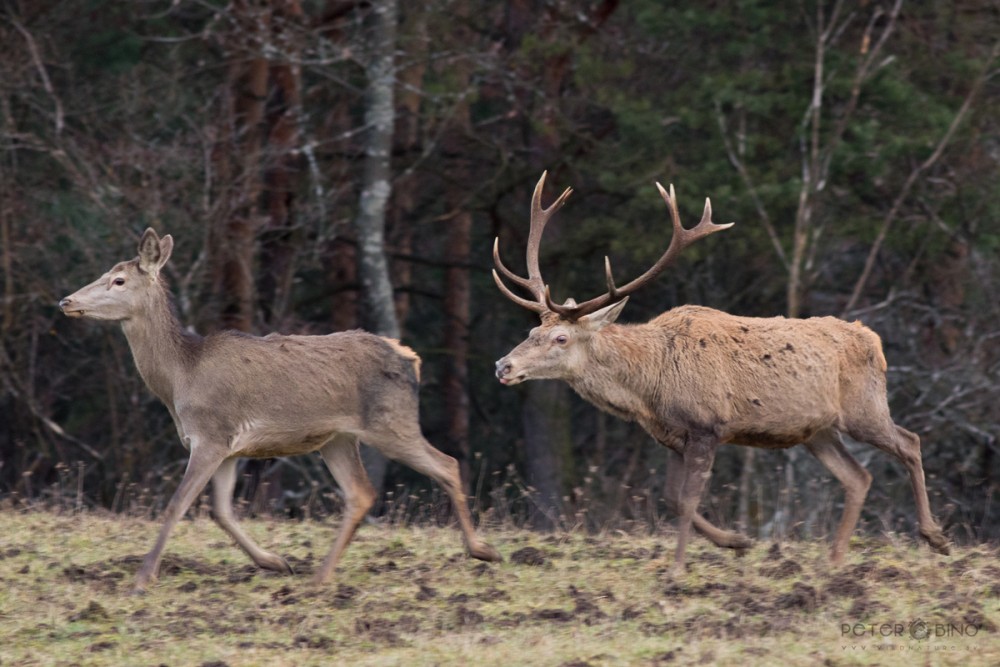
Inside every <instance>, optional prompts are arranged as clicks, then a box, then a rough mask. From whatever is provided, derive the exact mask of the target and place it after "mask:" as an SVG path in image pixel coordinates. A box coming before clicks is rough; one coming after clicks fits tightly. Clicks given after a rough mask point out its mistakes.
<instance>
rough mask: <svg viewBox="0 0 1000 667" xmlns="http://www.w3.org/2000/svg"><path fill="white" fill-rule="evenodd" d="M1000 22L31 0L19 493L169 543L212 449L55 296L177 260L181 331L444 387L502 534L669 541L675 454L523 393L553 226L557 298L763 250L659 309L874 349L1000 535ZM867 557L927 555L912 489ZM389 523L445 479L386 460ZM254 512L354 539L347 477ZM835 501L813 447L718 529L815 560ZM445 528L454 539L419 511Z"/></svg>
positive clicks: (693, 281)
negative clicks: (886, 537) (821, 326)
mask: <svg viewBox="0 0 1000 667" xmlns="http://www.w3.org/2000/svg"><path fill="white" fill-rule="evenodd" d="M998 34H1000V3H998V2H996V0H958V1H955V2H952V1H948V2H945V1H926V2H903V1H902V0H891V1H888V0H887V1H877V0H861V1H858V2H852V1H849V0H833V1H829V0H827V1H818V2H816V1H813V0H802V1H789V2H765V1H758V2H753V1H741V2H701V1H679V2H661V1H658V0H631V1H628V2H622V1H620V0H589V1H586V2H573V1H570V0H506V1H500V2H484V1H482V0H480V1H478V2H477V1H475V0H437V1H434V0H432V1H429V2H413V3H402V2H397V0H371V1H369V2H355V1H347V0H253V1H251V0H233V1H232V2H229V3H225V2H214V1H212V0H172V1H169V2H167V1H160V0H142V1H134V2H109V1H101V0H32V1H30V2H29V1H28V0H5V1H4V2H3V3H0V334H2V340H0V496H2V497H3V498H4V499H5V500H6V501H7V502H8V503H10V504H13V505H18V504H31V503H36V502H44V501H54V502H58V503H66V502H69V503H71V504H73V505H75V506H77V507H84V506H86V507H101V508H110V509H111V510H113V511H125V512H142V513H146V512H149V513H155V512H156V511H157V510H158V509H160V508H162V506H163V504H164V503H165V500H166V499H167V498H169V495H170V493H171V492H172V490H173V487H174V485H175V484H176V483H177V481H178V480H179V478H180V474H181V472H182V471H183V467H184V464H185V461H186V452H185V451H184V449H183V448H182V447H181V446H180V445H179V443H178V441H177V436H176V432H175V430H174V427H173V424H172V423H171V420H170V417H169V415H168V413H167V411H166V410H165V409H164V408H163V407H162V405H160V403H159V402H158V401H157V400H156V399H155V398H154V397H153V396H152V395H151V394H150V393H149V392H148V391H147V390H146V389H145V387H144V386H143V384H142V380H141V379H140V377H139V375H138V373H137V372H136V370H135V369H134V367H133V364H132V361H131V358H130V354H129V351H128V348H127V345H126V343H125V340H124V338H123V337H122V335H121V333H120V331H119V330H118V327H115V326H109V325H106V324H105V325H102V324H99V323H90V322H81V321H78V320H69V319H67V318H65V317H64V316H62V315H61V314H60V312H59V310H58V308H57V306H56V304H57V302H58V300H59V299H60V298H61V297H63V296H65V295H67V294H69V293H71V292H72V291H74V290H76V289H77V288H79V287H81V286H82V285H84V284H86V283H88V282H90V281H92V280H93V279H95V278H96V277H97V276H98V275H100V274H101V273H103V272H104V271H106V270H107V269H108V268H110V266H111V265H112V264H113V263H115V262H117V261H120V260H123V259H127V258H130V257H133V256H134V255H135V244H136V241H137V239H138V236H139V235H140V234H141V232H142V230H143V229H145V228H146V227H147V226H153V227H154V228H156V229H157V231H158V232H159V233H161V234H163V233H170V234H172V235H173V236H174V238H175V240H176V243H177V246H176V249H175V252H174V255H173V259H172V261H171V264H170V265H169V266H168V267H167V268H166V274H167V277H168V279H169V281H170V283H171V286H172V289H173V290H174V292H175V294H176V297H177V306H178V311H179V314H180V317H181V319H182V321H183V322H184V323H185V324H187V325H190V326H192V327H194V328H195V329H196V330H197V331H199V332H201V333H208V332H211V331H214V330H218V329H221V328H235V329H239V330H242V331H246V332H250V333H255V334H265V333H268V332H271V331H280V332H283V333H316V334H319V333H328V332H332V331H339V330H345V329H350V328H354V327H358V326H361V327H364V328H366V329H369V330H372V331H377V332H379V333H382V334H385V335H392V336H398V337H401V338H402V340H403V341H404V342H405V343H406V344H408V345H410V346H412V347H413V348H415V349H416V350H417V351H418V352H419V353H420V355H421V356H422V357H423V359H424V375H423V386H422V423H423V428H424V431H425V433H426V434H427V436H428V438H429V439H430V440H431V441H432V442H433V443H435V444H436V445H437V446H438V447H439V448H441V449H442V450H444V451H446V452H448V453H449V454H452V455H454V456H455V457H457V458H458V459H459V460H460V461H461V462H462V467H463V473H464V476H465V479H466V480H467V483H468V484H469V491H470V494H471V495H472V496H473V500H474V504H475V508H476V509H477V511H479V512H480V513H481V514H484V515H492V516H493V517H496V518H500V519H505V518H509V519H512V520H515V521H517V522H527V523H530V524H531V525H535V526H539V527H547V526H548V527H551V526H554V525H561V526H583V527H586V528H599V527H606V526H610V525H622V524H623V523H633V524H634V523H638V524H640V525H641V524H649V525H656V524H657V522H658V521H659V520H660V519H661V518H662V517H663V516H664V514H663V506H664V503H663V502H662V492H663V489H662V484H663V480H664V477H665V475H664V468H665V466H667V465H669V461H668V456H667V453H666V452H665V451H664V450H662V449H661V448H659V447H657V446H656V445H655V444H654V443H653V442H652V441H651V439H650V438H649V437H648V436H646V435H645V434H644V433H643V432H642V431H641V429H639V428H638V427H637V426H635V425H633V424H626V423H623V422H620V421H618V420H615V419H613V418H611V417H608V416H605V415H603V414H601V413H600V412H598V411H597V410H596V409H594V408H593V407H591V406H589V405H588V404H586V403H584V402H583V401H582V400H580V399H579V398H577V397H576V396H574V395H573V394H572V393H571V392H570V391H569V390H568V389H567V388H566V387H565V386H564V385H561V384H559V383H550V382H532V383H527V384H525V385H522V386H520V387H518V388H504V387H502V386H501V385H499V383H497V382H496V380H495V378H494V377H493V362H494V360H496V359H497V358H499V357H500V356H502V355H503V354H505V353H506V352H507V351H508V350H509V349H510V348H512V347H513V346H514V345H515V344H516V343H518V342H520V341H521V340H522V339H523V337H524V335H525V333H526V332H527V330H528V329H529V328H530V327H531V326H534V325H535V324H536V320H535V316H534V315H533V314H532V313H529V312H527V311H525V310H522V309H520V308H518V307H517V306H515V305H514V304H512V303H510V302H509V301H507V300H506V299H505V298H503V296H502V295H501V294H500V293H499V292H498V291H497V289H496V287H495V286H494V284H493V280H492V277H491V275H490V269H491V268H492V256H491V253H492V243H493V239H494V238H495V237H497V236H499V237H500V239H501V248H502V251H503V254H504V257H506V258H508V264H510V265H512V266H514V267H517V268H519V269H520V270H522V271H523V264H522V260H521V257H523V252H524V244H525V239H526V234H527V227H528V203H529V198H530V195H531V191H532V188H533V186H534V184H535V182H536V180H537V179H538V177H539V175H540V174H541V172H542V171H543V170H546V169H547V170H548V171H549V179H548V182H549V192H548V193H547V198H546V201H549V200H550V198H551V197H554V196H555V195H556V194H558V192H560V191H561V190H562V189H563V188H565V187H568V186H571V187H573V188H574V190H575V194H574V195H573V196H572V198H571V199H570V200H569V203H568V204H567V206H566V207H565V208H564V209H563V210H562V212H561V213H560V214H559V216H558V217H557V219H556V220H555V221H554V222H553V224H552V225H551V226H550V228H549V230H548V232H547V234H546V237H545V240H544V242H543V247H542V267H543V271H544V274H545V276H546V277H547V279H548V280H549V281H550V282H551V284H552V288H553V293H554V296H555V298H556V299H557V300H560V301H561V300H562V299H564V298H566V297H567V296H573V297H575V298H577V299H582V298H588V297H590V296H593V295H595V294H597V293H599V292H601V291H603V284H604V277H603V264H602V258H603V256H604V255H605V254H607V255H609V256H610V257H611V259H612V263H613V266H614V267H615V271H616V276H617V277H618V282H622V281H624V280H626V279H628V278H630V277H633V276H635V275H637V274H638V273H640V272H641V271H643V270H645V268H646V267H648V266H649V265H650V264H651V263H652V262H653V261H655V259H656V258H657V257H658V256H659V255H660V253H662V251H663V249H664V248H665V247H666V245H667V244H668V242H669V218H668V215H667V211H666V210H665V207H664V205H663V202H662V200H661V199H660V198H659V196H658V195H657V193H656V190H655V187H654V182H655V181H660V182H662V183H663V184H664V185H666V184H667V183H671V182H673V183H674V184H675V185H676V188H677V192H678V195H679V201H680V208H681V213H682V216H683V218H684V219H685V221H686V222H687V224H688V225H690V224H692V223H693V222H694V221H695V220H696V219H697V216H698V215H699V214H700V211H701V206H702V203H703V201H704V197H706V196H709V197H711V199H712V203H713V207H714V210H715V220H716V222H720V223H724V222H729V221H736V223H737V225H736V226H735V227H734V228H733V229H731V230H729V231H727V232H725V233H724V234H720V235H717V236H714V237H713V238H711V239H709V240H706V241H703V242H701V243H699V244H698V245H696V246H695V247H693V248H691V249H689V250H688V251H687V252H686V255H685V257H684V259H683V260H682V261H681V263H680V265H679V266H678V268H677V269H676V270H674V271H672V272H670V273H669V274H668V275H665V276H661V277H660V278H659V279H658V280H657V281H656V283H655V284H654V285H652V286H648V287H647V288H646V289H645V290H644V291H643V292H641V293H639V294H637V295H636V296H634V297H633V298H632V300H631V301H630V303H629V305H628V307H627V309H626V310H625V313H624V315H623V320H627V321H633V322H639V321H645V320H647V319H649V318H651V317H653V316H655V315H657V314H659V313H660V312H662V311H664V310H666V309H668V308H671V307H673V306H676V305H680V304H684V303H694V304H702V305H706V306H712V307H716V308H721V309H724V310H727V311H729V312H732V313H736V314H740V315H752V316H775V315H787V316H792V317H805V316H818V315H835V316H839V317H844V318H846V319H850V320H853V319H860V320H862V321H863V322H865V323H866V324H867V325H868V326H870V327H872V328H873V329H874V330H876V331H877V332H878V333H879V334H880V335H881V336H882V338H883V341H884V346H885V353H886V357H887V358H888V360H889V371H888V375H889V390H890V402H891V405H892V408H893V414H894V417H895V419H896V421H897V422H898V423H900V424H901V425H903V426H905V427H906V428H908V429H910V430H913V431H915V432H917V433H918V434H919V435H920V436H921V438H922V440H923V452H924V466H925V469H926V471H927V475H928V480H929V482H928V486H929V488H930V490H931V493H932V504H933V507H934V510H935V512H936V513H937V514H938V516H939V517H940V518H941V519H942V520H943V521H944V522H945V523H946V524H947V526H948V528H949V530H950V532H951V534H952V535H953V536H954V537H955V538H957V539H959V540H970V541H972V540H983V539H997V538H998V537H1000V510H998V509H997V508H996V507H994V505H995V504H996V503H995V502H994V501H995V497H996V495H997V491H998V488H1000V412H998V411H997V409H996V405H997V404H998V403H1000V383H998V377H1000V303H998V299H997V294H998V293H1000V258H998V250H1000V224H998V219H1000V199H998V197H997V190H998V184H1000V77H998V76H997V73H998V71H1000V46H998V45H1000V42H998V38H997V35H998ZM851 449H852V451H853V452H855V454H856V455H857V456H858V457H859V459H860V460H861V461H862V462H863V463H864V464H865V465H866V466H867V467H868V468H869V470H871V471H872V473H873V474H874V476H875V483H874V484H873V487H872V490H871V492H870V494H869V501H868V503H867V506H866V510H865V514H864V515H863V519H864V523H865V526H866V527H867V529H868V530H871V531H899V532H902V533H908V532H910V531H912V530H913V524H912V517H913V510H912V500H911V494H910V490H909V484H908V482H907V480H906V477H905V474H904V471H903V469H902V468H901V467H900V466H898V465H896V464H895V462H889V461H888V460H887V459H886V457H884V456H883V455H881V454H877V453H875V450H874V449H873V448H871V447H868V446H864V445H856V444H855V445H852V446H851ZM366 463H367V465H368V466H369V469H370V471H371V473H372V477H373V479H374V480H375V482H376V484H377V485H378V486H379V487H380V488H381V489H382V490H383V491H384V492H385V496H384V500H383V503H382V504H381V505H380V511H383V512H384V511H402V512H413V513H414V515H416V514H418V513H420V512H427V511H430V512H431V515H432V516H434V515H435V514H434V512H435V510H434V509H433V508H434V507H435V506H436V505H435V502H431V503H426V504H424V503H421V502H416V501H415V499H416V500H419V499H421V498H426V499H430V500H432V501H434V500H436V496H435V495H434V492H433V491H431V490H430V487H429V483H428V482H427V481H426V480H423V479H419V478H417V477H416V476H415V475H413V474H412V473H410V472H409V471H407V470H405V469H402V468H398V467H396V466H394V465H392V464H386V462H385V461H382V460H377V459H374V458H372V457H370V456H369V457H367V461H366ZM244 470H245V474H244V476H243V480H242V481H241V484H240V486H239V487H238V490H237V493H238V495H239V496H240V498H241V499H242V501H243V502H244V504H245V505H246V506H247V509H248V510H249V511H251V512H264V511H266V512H276V513H284V514H287V515H290V516H301V515H303V514H316V513H319V514H325V513H330V512H335V511H336V510H337V507H338V504H339V499H338V496H337V494H336V490H335V488H334V487H333V484H332V481H330V480H329V476H328V475H327V474H326V471H325V470H324V469H323V467H322V464H321V463H320V462H319V459H313V458H312V457H304V458H299V459H290V460H273V461H266V462H264V463H262V464H249V465H247V467H246V468H245V469H244ZM841 495H842V494H841V490H840V487H839V485H838V484H837V483H836V481H835V480H833V479H832V478H830V476H829V475H828V474H827V473H826V472H825V471H822V470H821V469H820V468H819V466H818V465H817V464H816V463H815V462H813V461H811V460H810V459H809V457H807V456H805V455H803V454H802V453H800V452H798V450H796V449H792V450H787V451H779V452H768V451H754V450H746V449H743V448H735V447H731V448H724V449H723V451H721V452H720V454H719V456H718V458H717V460H716V465H715V474H714V477H713V480H712V483H711V493H710V494H709V496H708V497H707V498H706V501H705V502H704V504H703V506H702V509H703V511H705V512H706V513H707V514H708V515H709V516H711V517H713V518H714V519H715V520H717V521H720V522H721V523H723V524H727V525H740V526H742V527H743V528H744V529H745V530H747V531H748V532H749V533H750V534H752V535H754V536H761V537H763V536H786V535H789V536H795V535H797V536H814V535H818V534H823V533H826V532H828V531H829V528H830V526H831V522H832V521H833V520H835V519H836V517H837V516H838V515H839V511H838V510H837V506H838V505H839V503H840V502H841ZM422 507H423V508H426V507H431V508H432V509H431V510H426V509H420V508H422Z"/></svg>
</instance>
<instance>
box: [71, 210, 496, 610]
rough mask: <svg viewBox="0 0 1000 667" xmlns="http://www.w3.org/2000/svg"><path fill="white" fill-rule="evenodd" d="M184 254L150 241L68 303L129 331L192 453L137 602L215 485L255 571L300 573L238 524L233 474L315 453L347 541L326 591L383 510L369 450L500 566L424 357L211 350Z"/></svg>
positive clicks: (213, 339)
mask: <svg viewBox="0 0 1000 667" xmlns="http://www.w3.org/2000/svg"><path fill="white" fill-rule="evenodd" d="M173 245H174V242H173V238H172V237H170V236H169V235H167V236H164V237H163V238H159V237H157V235H156V232H154V231H153V230H152V229H147V230H146V232H145V233H144V234H143V235H142V239H141V240H140V241H139V256H138V257H137V258H135V259H132V260H130V261H127V262H120V263H118V264H116V265H115V266H113V267H112V268H111V270H110V271H108V272H107V273H105V274H104V275H103V276H101V277H100V278H98V279H97V280H96V281H94V282H93V283H91V284H90V285H87V286H86V287H84V288H83V289H81V290H79V291H78V292H76V293H74V294H72V295H70V296H68V297H66V298H65V299H63V300H62V301H60V302H59V306H60V307H61V308H62V310H63V312H64V313H65V314H66V315H69V316H70V317H89V318H92V319H96V320H111V321H117V322H121V326H122V330H123V331H124V332H125V337H126V339H128V343H129V347H131V349H132V355H133V357H134V359H135V364H136V366H137V367H138V369H139V373H140V374H141V375H142V378H143V379H144V380H145V381H146V385H147V386H148V387H149V389H150V390H151V391H152V392H153V393H154V394H155V395H156V396H157V397H158V398H159V399H160V400H161V401H163V403H164V404H165V405H166V406H167V409H168V410H169V411H170V416H171V417H173V420H174V425H175V426H176V427H177V433H178V435H179V436H180V439H181V442H182V443H183V444H184V447H185V448H187V449H188V450H189V451H190V459H189V460H188V464H187V469H186V470H185V471H184V477H183V478H182V479H181V483H180V485H179V486H178V487H177V490H176V492H175V493H174V495H173V497H172V498H171V499H170V503H169V504H168V505H167V508H166V511H165V513H164V520H163V526H162V528H161V529H160V534H159V537H158V539H157V540H156V544H155V545H154V546H153V549H152V550H151V551H150V552H149V553H148V554H147V555H146V557H145V559H144V560H143V563H142V567H141V568H140V570H139V573H138V576H137V578H136V582H135V588H136V590H137V591H141V590H143V589H145V588H146V586H147V585H149V583H150V582H151V581H152V580H154V579H155V578H156V575H157V572H158V570H159V566H160V558H161V556H162V552H163V547H164V545H165V544H166V541H167V538H168V537H169V536H170V532H171V530H172V529H173V528H174V525H175V524H176V523H177V521H178V520H179V519H180V518H181V517H183V516H184V513H185V512H187V510H188V508H189V507H190V506H191V503H192V502H193V501H194V499H195V498H196V497H197V496H198V494H200V493H201V491H202V489H204V488H205V485H206V484H207V483H208V480H209V479H211V480H212V501H213V513H214V518H215V520H216V522H218V524H219V525H220V526H221V527H222V528H223V530H225V531H226V532H227V533H229V535H230V536H232V538H233V539H234V540H236V542H237V544H239V545H240V547H242V548H243V550H244V551H246V553H247V555H249V556H250V558H252V559H253V561H254V562H255V563H256V564H257V566H258V567H261V568H265V569H268V570H277V571H280V572H290V571H291V570H290V568H289V566H288V563H287V562H285V559H283V558H281V557H280V556H278V555H276V554H273V553H269V552H267V551H264V550H263V549H261V548H260V547H258V546H257V545H256V544H255V543H254V541H253V540H251V539H250V538H249V537H248V536H247V535H246V533H244V532H243V531H242V529H241V528H240V526H239V524H237V523H236V519H235V517H234V516H233V510H232V494H233V488H234V486H235V483H236V463H237V459H239V458H240V457H274V456H292V455H294V454H306V453H309V452H316V451H318V452H319V453H320V455H321V456H322V457H323V461H324V462H325V463H326V465H327V467H328V468H329V469H330V472H331V473H332V474H333V477H334V479H335V480H336V481H337V484H339V485H340V488H341V489H342V490H343V492H344V497H345V508H344V517H343V521H342V523H341V525H340V531H339V532H338V534H337V537H336V540H335V541H334V543H333V547H332V548H331V550H330V553H329V555H327V557H326V560H325V561H324V562H323V564H322V565H321V566H320V568H319V569H318V570H317V571H316V573H315V577H314V581H315V582H316V583H318V584H319V583H323V582H324V581H326V580H327V579H328V578H329V576H330V574H331V572H332V571H333V569H334V568H335V567H336V565H337V561H338V560H339V559H340V556H341V554H342V553H343V551H344V549H345V548H346V547H347V544H348V542H350V541H351V538H352V537H353V535H354V532H355V531H356V530H357V528H358V524H359V523H360V522H361V520H362V519H363V518H364V516H365V513H367V512H368V510H369V509H370V508H371V506H372V504H373V503H374V501H375V491H374V489H373V488H372V485H371V483H370V482H369V481H368V476H367V474H366V473H365V469H364V467H362V465H361V458H360V456H359V451H358V442H359V441H361V442H364V443H365V444H367V445H370V446H372V447H375V448H377V449H379V450H380V451H381V452H382V453H384V454H385V455H386V456H389V457H390V458H392V459H395V460H397V461H399V462H401V463H405V464H407V465H408V466H410V467H412V468H414V469H415V470H418V471H420V472H422V473H424V474H426V475H428V476H429V477H431V478H432V479H434V480H436V481H437V482H438V483H439V484H441V486H443V487H444V489H445V491H447V493H448V495H449V496H450V497H451V501H452V503H453V505H454V508H455V511H456V513H457V515H458V520H459V526H460V527H461V529H462V533H463V536H464V540H465V545H466V548H467V549H468V552H469V554H470V555H471V556H473V557H474V558H479V559H481V560H486V561H498V560H500V555H499V554H498V553H497V551H496V550H495V549H494V548H493V547H491V546H490V545H488V544H486V543H485V542H483V541H481V540H480V539H479V538H478V537H477V536H476V533H475V530H474V529H473V526H472V518H471V516H470V514H469V509H468V507H467V505H466V499H465V496H464V494H463V493H462V485H461V483H460V479H459V471H458V465H457V463H456V461H455V459H453V458H452V457H450V456H447V455H445V454H442V453H441V452H439V451H438V450H436V449H434V447H432V446H431V445H430V443H428V442H427V441H426V440H425V439H424V437H423V434H422V433H421V431H420V424H419V423H418V386H419V372H420V358H419V357H418V356H417V355H416V353H415V352H413V350H411V349H409V348H408V347H405V346H403V345H400V344H399V343H398V342H397V341H395V340H393V339H389V338H382V337H379V336H376V335H373V334H369V333H365V332H363V331H348V332H344V333H335V334H330V335H328V336H281V335H276V334H271V335H269V336H265V337H263V338H258V337H256V336H249V335H245V334H241V333H236V332H232V331H227V332H223V333H217V334H213V335H210V336H206V337H204V338H203V337H201V336H198V335H195V334H192V333H189V332H187V331H185V330H184V329H183V328H182V327H181V325H180V322H178V319H177V316H176V314H175V310H174V307H173V300H172V297H171V295H170V292H169V291H168V289H167V287H166V285H165V284H164V282H163V280H162V279H161V278H160V270H161V269H162V268H163V266H164V264H166V262H167V260H168V259H169V258H170V253H171V250H172V249H173Z"/></svg>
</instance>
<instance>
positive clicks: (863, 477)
mask: <svg viewBox="0 0 1000 667" xmlns="http://www.w3.org/2000/svg"><path fill="white" fill-rule="evenodd" d="M806 447H807V448H808V449H809V451H810V452H812V453H813V455H814V456H815V457H816V458H817V459H819V462H820V463H822V464H823V465H824V466H825V467H826V469H827V470H829V471H830V472H831V473H832V474H833V476H834V477H836V478H837V481H839V482H840V483H841V484H842V485H843V486H844V514H843V516H841V518H840V525H839V526H838V527H837V534H836V535H835V536H834V538H833V548H832V549H831V551H830V560H831V561H832V562H833V564H834V565H840V564H841V563H842V562H843V561H844V555H845V554H846V553H847V546H848V543H849V542H850V540H851V533H853V532H854V528H855V526H857V525H858V517H860V516H861V507H862V506H863V505H864V504H865V496H866V495H868V488H869V487H870V486H871V483H872V476H871V473H869V472H868V471H867V470H865V469H864V467H863V466H862V465H861V464H860V463H858V462H857V460H855V458H854V457H853V456H851V454H850V452H848V451H847V449H845V448H844V444H843V443H842V442H841V441H840V434H839V433H837V432H835V431H823V432H820V433H818V434H816V435H815V436H813V438H812V440H810V441H809V442H807V443H806Z"/></svg>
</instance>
